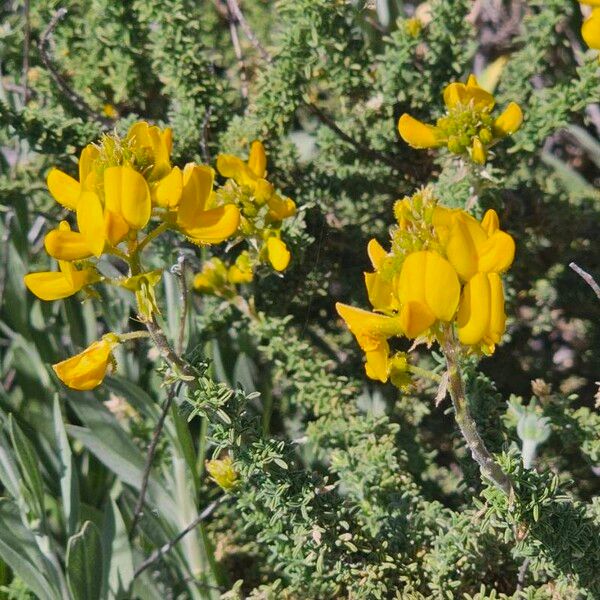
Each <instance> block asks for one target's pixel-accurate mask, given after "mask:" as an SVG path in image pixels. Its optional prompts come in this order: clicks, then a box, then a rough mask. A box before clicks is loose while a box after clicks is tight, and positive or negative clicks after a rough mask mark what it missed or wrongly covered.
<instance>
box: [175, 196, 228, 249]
mask: <svg viewBox="0 0 600 600" xmlns="http://www.w3.org/2000/svg"><path fill="white" fill-rule="evenodd" d="M195 221H196V223H197V225H196V226H195V227H190V228H182V230H183V232H184V233H185V234H186V235H187V236H189V238H190V239H191V241H192V242H195V243H196V244H219V243H220V242H222V241H224V240H226V239H227V238H228V237H231V236H232V235H233V234H234V233H235V232H236V231H237V228H238V226H239V224H240V211H239V210H238V208H237V206H234V205H233V204H226V205H225V206H219V207H218V208H213V209H211V210H206V211H203V212H201V213H200V214H199V215H198V217H197V218H196V220H195Z"/></svg>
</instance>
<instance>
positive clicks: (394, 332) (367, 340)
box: [335, 302, 403, 352]
mask: <svg viewBox="0 0 600 600" xmlns="http://www.w3.org/2000/svg"><path fill="white" fill-rule="evenodd" d="M335 309H336V310H337V313H338V315H340V317H342V319H344V321H345V322H346V325H347V326H348V329H349V330H350V331H351V332H352V333H353V334H354V336H355V337H356V340H357V342H358V344H359V346H360V347H361V348H362V350H363V351H364V352H371V351H374V350H377V349H378V348H379V347H380V344H381V341H382V340H385V339H387V338H390V337H393V336H398V335H402V334H403V329H402V325H401V323H400V319H399V318H397V317H387V316H385V315H380V314H378V313H373V312H370V311H368V310H363V309H361V308H355V307H354V306H349V305H348V304H342V303H341V302H337V303H336V305H335Z"/></svg>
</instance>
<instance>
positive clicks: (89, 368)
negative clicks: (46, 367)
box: [52, 334, 119, 391]
mask: <svg viewBox="0 0 600 600" xmlns="http://www.w3.org/2000/svg"><path fill="white" fill-rule="evenodd" d="M118 343H119V340H118V338H117V336H115V335H114V334H108V335H106V336H104V337H103V338H102V339H101V340H99V341H97V342H94V343H93V344H91V345H90V346H88V347H87V348H86V349H85V350H84V351H83V352H81V353H79V354H76V355H75V356H72V357H71V358H67V359H66V360H63V361H62V362H59V363H57V364H55V365H52V368H53V369H54V372H55V373H56V375H57V376H58V378H59V379H60V380H61V381H62V382H63V383H64V384H65V385H66V386H68V387H70V388H72V389H74V390H80V391H85V390H92V389H94V388H95V387H98V386H99V385H100V384H101V383H102V380H103V379H104V377H105V376H106V372H107V370H108V367H109V365H110V364H111V362H112V351H113V349H114V347H115V346H116V345H117V344H118Z"/></svg>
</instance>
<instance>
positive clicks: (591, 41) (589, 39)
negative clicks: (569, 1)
mask: <svg viewBox="0 0 600 600" xmlns="http://www.w3.org/2000/svg"><path fill="white" fill-rule="evenodd" d="M580 2H581V4H588V5H589V6H591V7H592V12H591V14H590V15H589V16H588V18H587V19H586V20H585V21H584V22H583V26H582V28H581V35H582V37H583V39H584V40H585V43H586V44H587V45H588V46H589V47H590V48H592V50H600V0H580Z"/></svg>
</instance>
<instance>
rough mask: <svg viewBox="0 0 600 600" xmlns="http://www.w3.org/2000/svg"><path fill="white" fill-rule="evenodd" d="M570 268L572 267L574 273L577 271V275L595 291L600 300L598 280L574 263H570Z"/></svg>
mask: <svg viewBox="0 0 600 600" xmlns="http://www.w3.org/2000/svg"><path fill="white" fill-rule="evenodd" d="M569 267H571V269H573V271H575V273H577V275H579V276H580V277H581V278H582V279H583V280H584V281H585V282H586V283H587V284H588V285H589V286H590V287H591V288H592V289H593V290H594V293H595V294H596V296H598V299H599V300H600V285H598V283H596V280H595V279H594V278H593V277H592V276H591V275H590V274H589V273H588V272H587V271H584V270H583V269H582V268H581V267H579V266H578V265H576V264H575V263H574V262H572V263H569Z"/></svg>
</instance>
